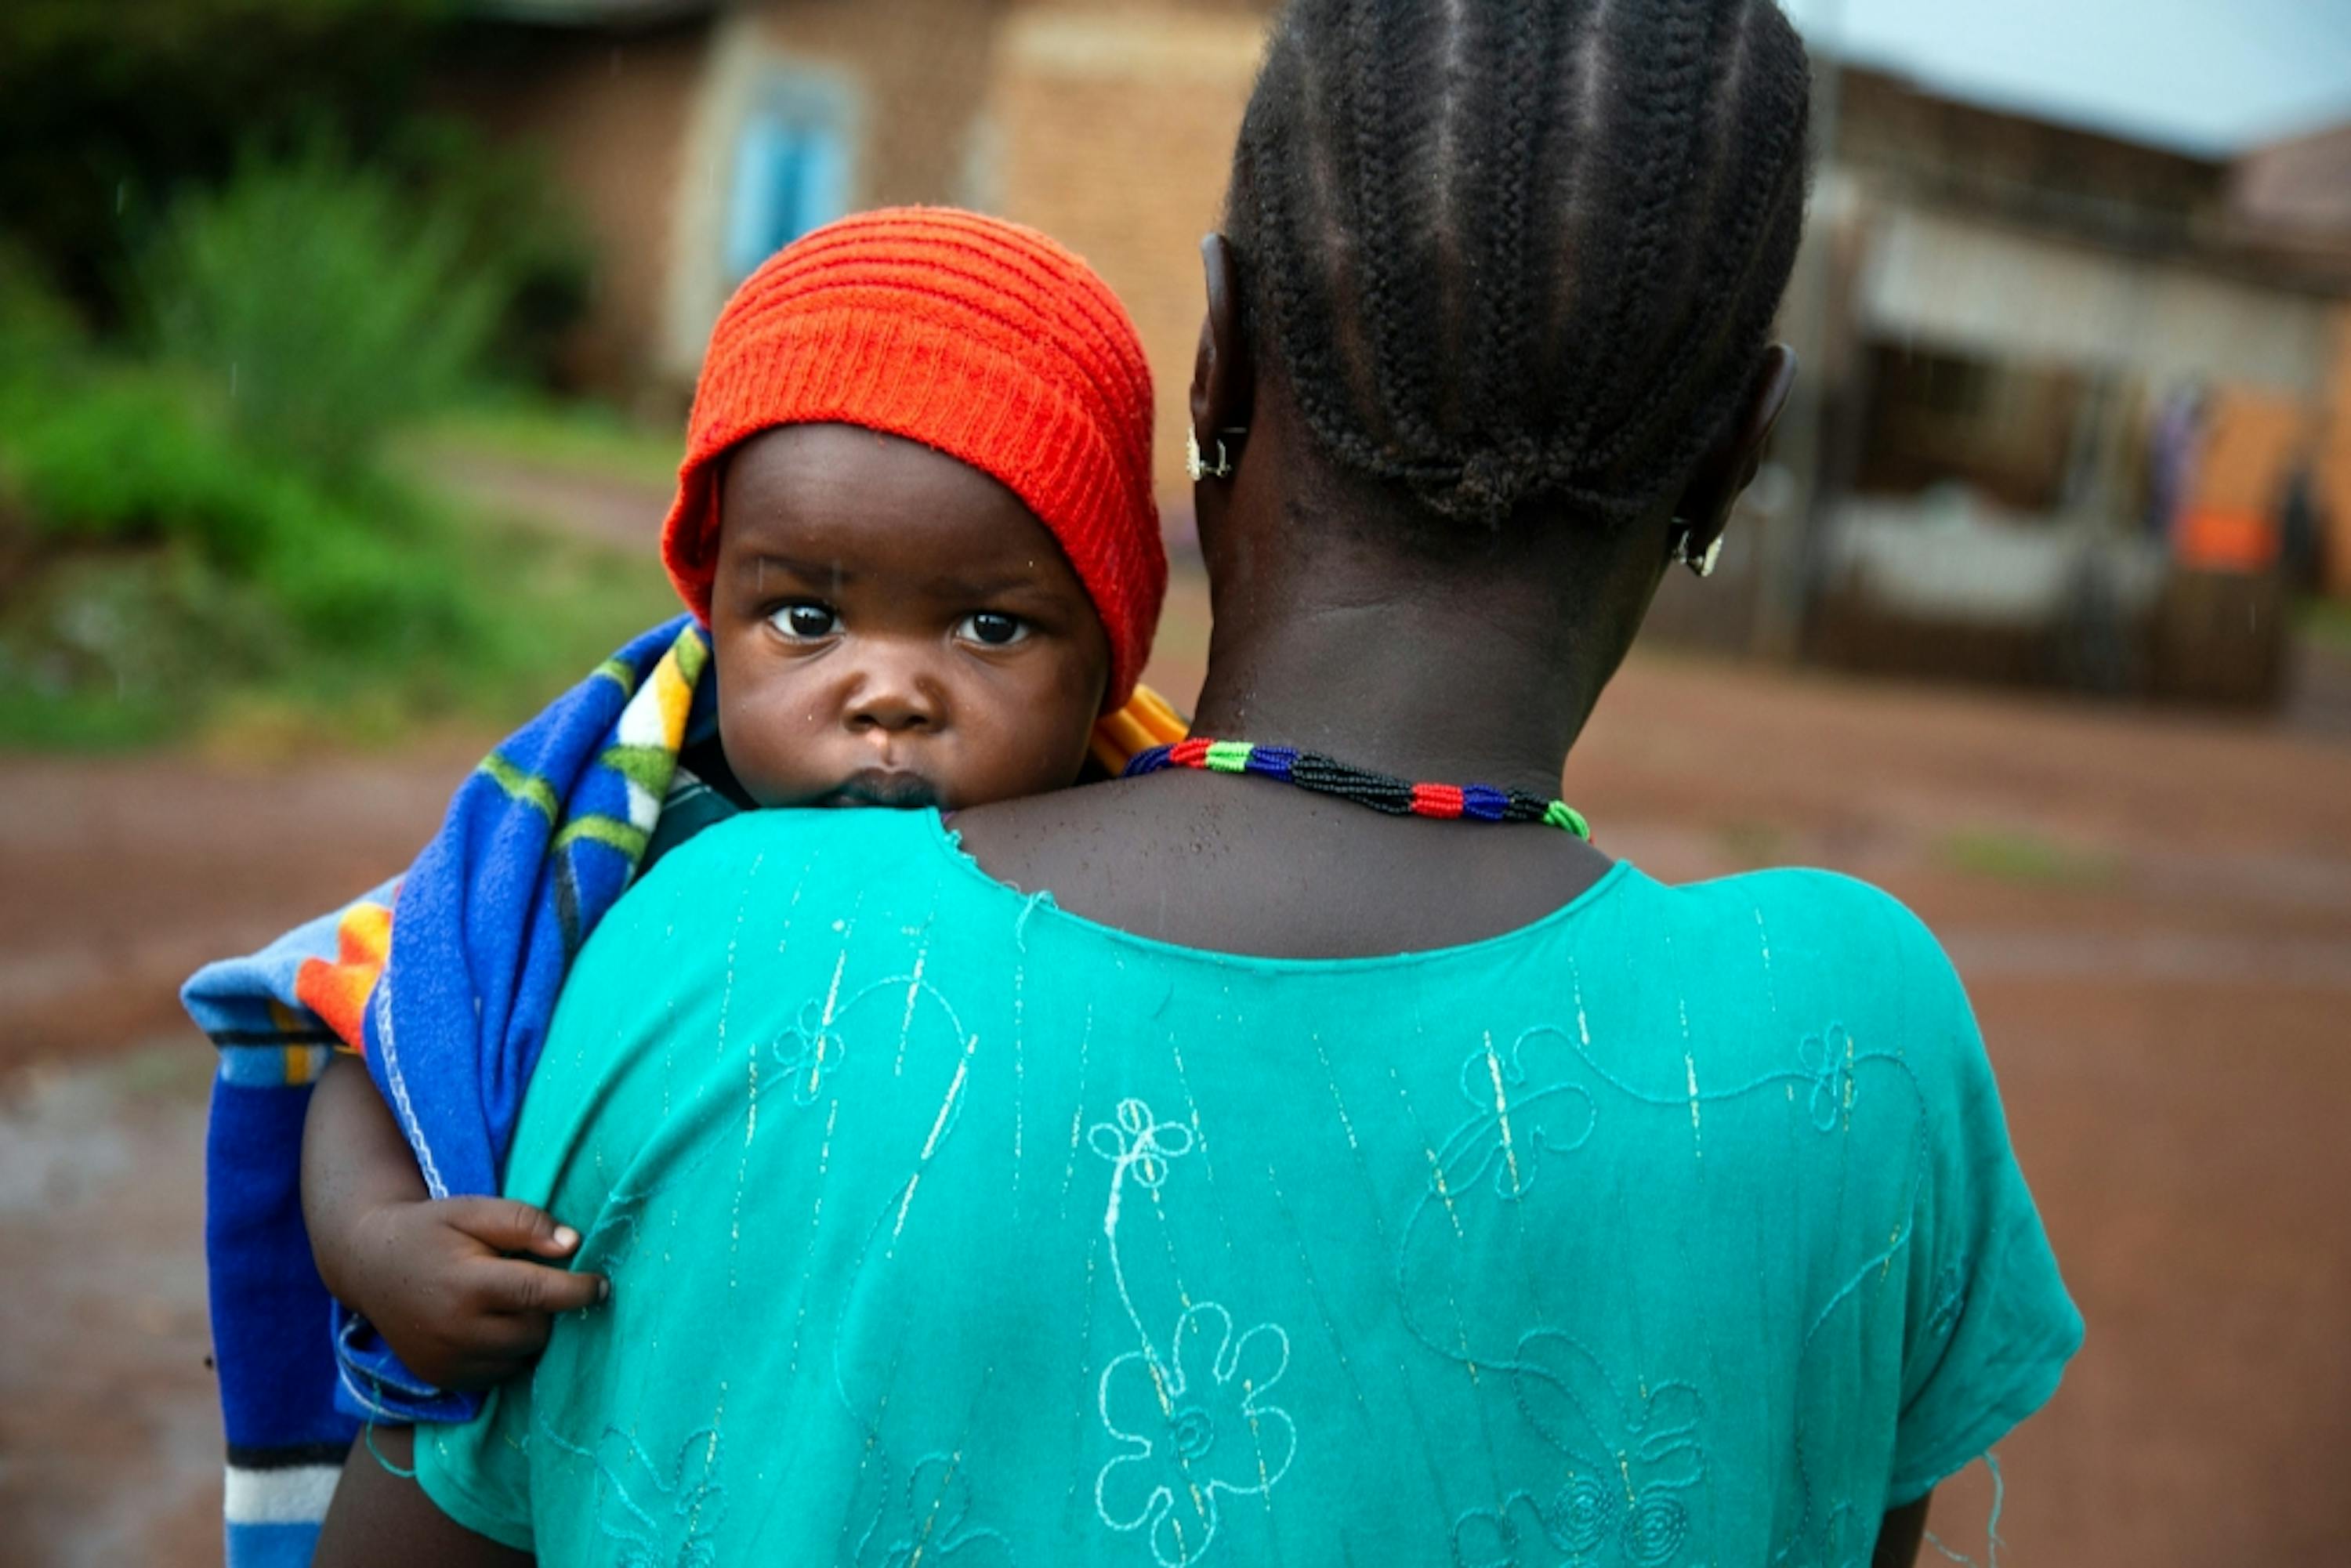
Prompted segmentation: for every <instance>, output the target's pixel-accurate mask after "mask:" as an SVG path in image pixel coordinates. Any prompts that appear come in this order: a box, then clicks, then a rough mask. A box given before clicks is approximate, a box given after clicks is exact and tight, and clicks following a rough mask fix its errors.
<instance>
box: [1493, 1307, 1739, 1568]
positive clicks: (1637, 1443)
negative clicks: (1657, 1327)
mask: <svg viewBox="0 0 2351 1568" xmlns="http://www.w3.org/2000/svg"><path fill="white" fill-rule="evenodd" d="M1510 1379H1511V1385H1512V1387H1513V1388H1514V1389H1515V1391H1516V1392H1517V1394H1518V1397H1519V1406H1520V1409H1521V1410H1522V1411H1524V1412H1525V1414H1526V1416H1527V1419H1528V1420H1529V1422H1531V1424H1532V1425H1533V1426H1534V1427H1535V1429H1536V1430H1537V1431H1539V1432H1541V1434H1542V1436H1543V1437H1544V1439H1545V1440H1546V1441H1548V1442H1549V1443H1551V1445H1552V1447H1554V1448H1557V1449H1558V1450H1559V1451H1560V1452H1561V1453H1562V1454H1563V1455H1565V1456H1566V1457H1567V1459H1568V1461H1569V1463H1570V1465H1571V1466H1572V1467H1573V1475H1572V1476H1571V1479H1570V1480H1569V1483H1568V1485H1567V1486H1565V1487H1562V1489H1561V1490H1560V1492H1559V1494H1558V1495H1557V1496H1556V1497H1554V1498H1553V1499H1552V1503H1551V1505H1550V1507H1549V1508H1548V1509H1547V1510H1546V1511H1545V1512H1544V1514H1543V1518H1544V1521H1545V1523H1546V1525H1547V1526H1548V1527H1549V1528H1548V1531H1547V1534H1548V1535H1549V1537H1550V1539H1551V1540H1552V1542H1553V1543H1554V1544H1556V1545H1557V1546H1558V1547H1559V1548H1560V1549H1561V1550H1562V1551H1563V1552H1569V1553H1570V1555H1571V1556H1572V1557H1580V1556H1585V1555H1589V1554H1590V1553H1592V1552H1594V1551H1595V1550H1597V1549H1598V1548H1599V1547H1600V1546H1601V1545H1602V1543H1603V1542H1604V1541H1605V1540H1609V1539H1611V1538H1613V1540H1614V1543H1615V1545H1616V1548H1617V1551H1618V1553H1619V1555H1620V1556H1621V1560H1622V1561H1624V1562H1625V1563H1633V1564H1635V1568H1664V1564H1667V1563H1671V1562H1673V1561H1674V1560H1675V1558H1676V1557H1677V1556H1678V1555H1679V1554H1680V1552H1681V1549H1682V1545H1683V1543H1684V1542H1685V1541H1687V1539H1688V1536H1689V1528H1690V1517H1689V1509H1688V1507H1687V1504H1686V1503H1685V1502H1684V1501H1683V1498H1682V1494H1683V1493H1685V1492H1687V1491H1688V1490H1690V1489H1691V1488H1693V1487H1695V1486H1697V1485H1698V1483H1699V1482H1700V1481H1701V1480H1702V1479H1705V1476H1706V1450H1705V1448H1703V1447H1702V1446H1701V1444H1700V1442H1699V1439H1698V1427H1699V1424H1700V1423H1701V1422H1702V1421H1703V1420H1704V1419H1705V1416H1706V1402H1705V1400H1704V1399H1702V1398H1701V1397H1700V1396H1699V1395H1698V1389H1697V1388H1696V1387H1695V1386H1694V1385H1690V1384H1687V1383H1678V1382H1677V1383H1660V1384H1656V1385H1648V1384H1643V1385H1639V1386H1637V1387H1635V1388H1634V1389H1633V1390H1631V1391H1630V1392H1629V1393H1628V1392H1624V1391H1620V1390H1619V1388H1618V1387H1617V1385H1616V1384H1615V1382H1614V1380H1613V1379H1611V1378H1610V1377H1609V1376H1608V1375H1607V1373H1606V1372H1605V1371H1604V1369H1603V1368H1602V1366H1601V1364H1600V1361H1599V1358H1598V1357H1596V1356H1594V1355H1593V1354H1592V1353H1591V1352H1590V1351H1589V1350H1586V1349H1585V1348H1584V1347H1583V1344H1581V1343H1578V1342H1577V1341H1576V1340H1574V1339H1573V1338H1571V1337H1570V1336H1568V1335H1566V1334H1563V1333H1555V1332H1552V1331H1547V1330H1546V1331H1538V1332H1536V1333H1531V1334H1529V1335H1527V1336H1526V1338H1525V1339H1523V1340H1521V1341H1520V1346H1519V1355H1518V1358H1517V1360H1516V1362H1515V1363H1514V1364H1512V1366H1511V1367H1510Z"/></svg>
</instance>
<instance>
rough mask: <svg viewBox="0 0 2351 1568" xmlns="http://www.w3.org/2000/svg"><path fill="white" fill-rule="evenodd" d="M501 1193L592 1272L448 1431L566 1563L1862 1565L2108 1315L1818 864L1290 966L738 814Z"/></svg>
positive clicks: (427, 1484) (554, 1065)
mask: <svg viewBox="0 0 2351 1568" xmlns="http://www.w3.org/2000/svg"><path fill="white" fill-rule="evenodd" d="M507 1191H508V1192H509V1193H510V1194H512V1195H513V1196H515V1197H520V1198H523V1199H526V1200H528V1201H529V1202H533V1203H540V1204H545V1205H547V1206H548V1207H550V1208H552V1209H553V1210H554V1212H555V1213H556V1214H557V1215H559V1217H561V1218H564V1219H565V1220H567V1221H569V1222H570V1223H571V1224H574V1225H576V1226H578V1227H579V1228H580V1229H581V1230H582V1231H583V1232H584V1233H585V1235H586V1238H587V1239H586V1242H585V1244H584V1246H583V1249H582V1251H581V1258H580V1260H581V1263H582V1265H583V1266H585V1267H590V1268H594V1269H599V1270H605V1271H607V1272H609V1274H610V1275H611V1281H612V1286H613V1293H612V1298H611V1301H610V1302H609V1303H608V1304H607V1305H605V1306H603V1307H601V1308H600V1309H597V1310H595V1311H592V1312H586V1313H582V1314H579V1315H576V1316H573V1317H569V1318H567V1319H566V1320H564V1321H563V1322H560V1323H559V1325H558V1326H557V1329H556V1332H555V1334H554V1337H553V1340H552V1342H551V1343H550V1344H549V1348H548V1351H547V1354H546V1355H545V1356H544V1358H543V1359H542V1360H541V1361H540V1363H539V1364H538V1370H537V1372H536V1374H535V1375H533V1376H531V1377H530V1378H529V1379H528V1380H527V1381H519V1382H517V1383H515V1384H512V1385H508V1386H507V1387H506V1388H505V1389H503V1390H501V1391H500V1392H499V1393H498V1394H497V1395H496V1396H495V1397H493V1398H492V1399H491V1401H490V1403H489V1406H488V1408H487V1409H486V1412H485V1413H484V1415H483V1416H482V1417H481V1418H480V1419H479V1420H477V1421H476V1422H475V1423H474V1424H472V1425H471V1426H467V1427H451V1428H441V1429H438V1430H435V1431H434V1432H432V1433H430V1434H429V1435H427V1436H426V1437H423V1439H422V1440H421V1441H420V1442H419V1443H418V1445H417V1461H416V1462H417V1469H418V1473H419V1477H420V1479H421V1481H422V1484H423V1487H424V1489H425V1490H426V1491H427V1492H428V1493H429V1494H430V1495H431V1496H432V1498H433V1499H434V1500H435V1501H436V1502H437V1503H438V1504H439V1505H440V1506H441V1507H442V1508H443V1509H444V1510H445V1511H447V1512H448V1513H449V1514H450V1515H452V1516H453V1517H454V1518H455V1519H456V1520H457V1521H460V1522H461V1523H464V1524H465V1525H467V1526H469V1527H471V1528H472V1529H474V1530H475V1531H479V1532H481V1533H482V1534H485V1535H487V1536H491V1537H494V1538H496V1540H498V1541H501V1542H507V1543H509V1544H511V1545H514V1546H517V1547H522V1548H526V1549H530V1550H533V1551H536V1552H538V1555H539V1556H540V1557H541V1558H542V1559H543V1560H544V1561H546V1562H548V1563H597V1564H605V1563H623V1564H630V1565H659V1568H674V1565H681V1564H711V1565H716V1564H735V1563H853V1564H859V1565H865V1568H883V1565H888V1568H914V1564H916V1563H937V1564H941V1565H943V1568H977V1565H981V1564H986V1565H990V1568H995V1565H1000V1564H1011V1563H1027V1564H1030V1565H1034V1568H1044V1565H1048V1564H1068V1563H1088V1564H1091V1563H1102V1564H1116V1565H1120V1568H1154V1565H1156V1568H1188V1565H1190V1564H1208V1563H1233V1564H1241V1563H1399V1564H1414V1565H1425V1564H1444V1563H1455V1564H1461V1565H1465V1568H1466V1565H1476V1568H1489V1565H1498V1564H1518V1565H1520V1568H1534V1565H1536V1564H1541V1565H1543V1568H1552V1565H1554V1564H1561V1563H1594V1564H1598V1563H1625V1564H1637V1565H1639V1568H1666V1565H1667V1564H1676V1563H1692V1564H1697V1563H1704V1564H1727V1563H1737V1564H1750V1563H1751V1564H1779V1563H1804V1564H1827V1565H1831V1568H1847V1565H1852V1568H1865V1564H1866V1563H1867V1561H1868V1557H1869V1552H1870V1546H1871V1542H1872V1540H1873V1538H1874V1536H1875V1534H1876V1527H1877V1521H1878V1519H1879V1516H1880V1514H1881V1512H1882V1511H1884V1510H1885V1509H1886V1508H1887V1507H1889V1506H1891V1505H1894V1504H1897V1503H1901V1502H1904V1501H1907V1500H1911V1499H1913V1498H1916V1497H1917V1496H1918V1495H1920V1494H1921V1493H1923V1492H1924V1491H1926V1490H1928V1488H1929V1487H1931V1486H1933V1485H1934V1483H1935V1482H1936V1481H1937V1480H1938V1479H1941V1478H1942V1477H1944V1476H1946V1475H1948V1474H1949V1473H1950V1472H1951V1471H1953V1470H1955V1469H1959V1467H1960V1466H1962V1465H1964V1464H1966V1463H1967V1462H1968V1461H1969V1460H1970V1459H1971V1458H1974V1457H1975V1456H1977V1455H1979V1454H1980V1453H1981V1452H1982V1451H1983V1450H1984V1448H1986V1447H1987V1446H1988V1445H1990V1444H1991V1443H1992V1442H1994V1441H1995V1440H1997V1439H1998V1438H1999V1437H2001V1435H2002V1434H2003V1433H2005V1432H2006V1431H2007V1430H2008V1429H2009V1428H2010V1427H2012V1426H2013V1425H2014V1424H2015V1423H2017V1422H2018V1421H2021V1420H2022V1419H2023V1418H2024V1417H2025V1416H2027V1415H2029V1414H2030V1413H2031V1412H2032V1411H2033V1410H2034V1409H2035V1408H2037V1407H2038V1406H2040V1405H2041V1404H2042V1403H2043V1401H2045V1400H2046V1399H2047V1398H2048V1397H2049V1396H2050V1395H2051V1393H2052V1392H2053V1390H2054V1389H2055V1387H2056V1385H2057V1380H2058V1375H2059V1372H2060V1369H2061V1368H2062V1367H2063V1366H2064V1363H2065V1361H2066V1359H2067V1358H2068V1357H2069V1356H2070V1355H2071V1354H2073V1352H2074V1348H2075V1347H2076V1345H2077V1344H2078V1343H2079V1342H2080V1338H2081V1333H2082V1324H2081V1320H2080V1318H2079V1317H2078V1316H2077V1315H2076V1313H2075V1312H2074V1307H2073V1305H2072V1303H2071V1302H2070V1301H2068V1300H2067V1298H2066V1295H2065V1291H2064V1286H2063V1285H2062V1283H2061V1282H2060V1281H2059V1279H2058V1274H2057V1269H2056V1265H2055V1262H2054V1260H2053V1259H2052V1257H2051V1255H2050V1249H2049V1244H2048V1241H2047V1239H2046V1238H2045V1237H2044V1235H2043V1230H2042V1227H2041V1222H2040V1219H2039V1218H2038V1217H2037V1216H2036V1214H2035V1213H2034V1211H2033V1207H2032V1197H2031V1196H2030V1195H2029V1194H2028V1193H2027V1191H2026V1189H2025V1185H2024V1181H2023V1178H2022V1176H2021V1175H2020V1174H2019V1172H2018V1170H2017V1166H2016V1162H2015V1159H2014V1157H2013V1155H2011V1152H2010V1148H2009V1143H2008V1136H2007V1132H2006V1129H2005V1127H2004V1125H2003V1124H2002V1120H2001V1108H2000V1101H1999V1096H1998V1094H1997V1092H1996V1091H1995V1090H1994V1088H1993V1084H1992V1076H1991V1069H1990V1067H1989V1065H1988V1064H1987V1063H1986V1061H1985V1059H1984V1052H1983V1047H1982V1043H1981V1041H1980V1039H1979V1037H1978V1035H1977V1031H1976V1028H1975V1025H1974V1022H1973V1020H1972V1019H1971V1018H1970V1013H1969V1009H1968V1004H1967V1000H1966V998H1965V996H1964V995H1963V994H1962V992H1961V990H1960V988H1959V981H1958V979H1957V978H1956V977H1954V975H1953V974H1952V971H1951V967H1950V965H1949V962H1948V961H1947V960H1946V959H1945V957H1944V956H1943V955H1942V953H1941V951H1940V950H1939V949H1938V947H1937V946H1936V944H1935V941H1934V939H1933V938H1932V937H1931V936H1929V935H1928V933H1927V931H1926V929H1925V928H1924V927H1923V926H1921V925H1919V923H1918V922H1917V920H1916V919H1915V918H1913V917H1912V916H1911V915H1909V914H1908V913H1907V911H1906V910H1904V909H1903V908H1902V907H1901V906H1900V905H1899V904H1896V903H1895V902H1894V901H1893V900H1892V899H1889V898H1887V897H1886V896H1885V895H1884V894H1879V893H1877V892H1875V891H1874V890H1872V889H1870V888H1868V887H1866V886H1864V885H1862V884H1860V883H1855V882H1850V881H1847V880H1845V879H1844V878H1841V877H1836V876H1831V875H1826V874H1823V873H1813V872H1771V873H1759V874H1756V875H1750V876H1741V877H1733V878H1729V879H1727V880H1724V881H1720V882H1713V883H1702V884H1699V885H1697V886H1692V887H1685V888H1668V887H1666V886H1663V885H1661V884H1659V883H1656V882H1654V881H1652V880H1650V879H1649V878H1648V877H1646V876H1645V875H1643V874H1642V873H1640V872H1638V871H1636V870H1635V869H1634V868H1633V867H1631V866H1629V865H1623V864H1620V865H1618V866H1616V867H1615V868H1614V870H1612V871H1611V872H1610V873H1608V874H1607V875H1606V876H1604V878H1603V879H1602V880H1601V881H1600V882H1599V883H1597V884H1596V885H1594V886H1593V888H1591V889H1590V890H1589V891H1588V892H1587V893H1585V894H1583V896H1582V897H1581V898H1579V899H1577V900H1576V901H1575V902H1574V903H1573V904H1571V905H1569V906H1567V907H1566V908H1563V909H1561V910H1559V911H1557V912H1556V913H1554V914H1552V915H1550V916H1548V917H1546V918H1544V919H1542V920H1541V921H1539V922H1537V923H1535V924H1534V925H1529V926H1527V927H1524V928H1523V929H1520V930H1518V931H1514V932H1511V933H1509V934H1507V935H1505V936H1498V937H1495V938H1493V939H1491V940H1488V941H1483V942H1478V943H1473V944H1470V945H1468V946H1459V947H1453V948H1447V949H1444V950H1441V951H1436V952H1429V953H1419V954H1412V955H1407V956H1397V957H1388V958H1361V959H1337V960H1303V961H1301V960H1275V959H1261V958H1249V957H1236V956H1228V955H1219V954H1215V953H1208V952H1201V951H1196V950H1193V949H1187V948H1181V947H1175V946H1166V945H1165V944H1161V943H1156V942H1152V941H1148V940H1144V939H1141V938H1137V937H1134V936H1127V935H1124V934H1122V933H1120V932H1117V931H1114V930H1111V929H1108V928H1106V927H1104V926H1102V925H1095V924H1093V923H1092V922H1089V921H1086V920H1083V919H1081V918H1078V917H1076V916H1074V915H1069V914H1066V913H1063V912H1061V910H1059V909H1057V908H1056V907H1055V905H1054V904H1053V902H1052V900H1051V899H1050V897H1047V896H1045V895H1042V894H1038V895H1034V896H1027V895H1023V894H1020V893H1019V892H1017V891H1015V890H1014V889H1012V888H1009V887H1008V886H1006V885H1004V884H1003V883H998V882H997V881H995V880H993V879H991V878H990V877H989V876H987V874H986V873H984V872H982V871H981V870H980V869H979V868H978V867H977V865H976V864H975V863H974V862H972V861H970V860H969V859H968V858H967V857H966V856H965V855H964V854H963V853H962V852H960V850H959V849H958V848H957V847H956V841H955V839H954V837H953V836H952V835H951V834H950V833H948V832H947V831H946V830H945V829H944V828H943V827H942V825H941V823H940V821H939V819H938V818H937V816H936V815H935V814H933V813H929V812H922V813H902V812H886V811H835V812H759V813H753V814H748V815H746V816H743V817H741V818H738V819H737V820H735V821H728V822H725V823H722V824H720V825H718V826H716V827H714V828H712V829H711V830H709V831H706V832H705V833H703V834H702V835H701V836H700V837H698V838H696V839H695V840H694V841H692V842H690V843H687V844H685V845H684V846H683V847H681V848H680V849H678V850H677V851H676V852H674V853H673V854H671V855H670V856H669V857H668V858H667V859H666V860H665V861H664V862H663V863H662V864H661V865H660V866H659V867H658V868H657V869H656V870H655V871H654V872H653V873H652V874H651V875H650V876H649V877H648V878H647V879H646V880H645V881H644V882H643V883H642V884H641V885H640V886H639V887H637V888H636V889H634V890H633V891H632V892H631V893H630V894H628V896H627V897H626V898H624V899H623V900H622V902H621V904H619V905H618V906H617V907H616V908H615V909H614V911H613V913H612V914H611V916H610V917H609V918H607V919H606V920H605V921H604V923H603V924H602V925H601V926H600V927H599V928H598V929H597V931H596V933H595V935H594V936H593V937H592V938H591V939H590V942H589V943H588V945H587V947H586V949H585V950H584V952H583V953H582V954H581V956H580V961H579V965H578V967H577V968H576V970H575V971H574V972H573V974H572V976H571V977H570V980H569V985H568V987H567V988H566V990H565V993H564V996H563V1000H562V1005H561V1009H560V1011H559V1013H558V1015H557V1018H556V1020H555V1026H554V1031H553V1034H552V1036H551V1038H550V1040H549V1044H548V1047H547V1051H546V1054H545V1056H544V1058H543V1060H542V1061H541V1062H540V1065H539V1068H538V1076H537V1079H536V1081H535V1082H533V1083H532V1085H531V1087H530V1091H529V1096H528V1103H527V1104H526V1106H525V1109H524V1113H523V1116H522V1123H521V1126H520V1130H519V1132H518V1134H517V1138H516V1142H515V1146H514V1152H513V1155H512V1157H511V1162H510V1165H509V1167H508V1173H507Z"/></svg>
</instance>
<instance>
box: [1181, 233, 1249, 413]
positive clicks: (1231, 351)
mask: <svg viewBox="0 0 2351 1568" xmlns="http://www.w3.org/2000/svg"><path fill="white" fill-rule="evenodd" d="M1200 263H1201V267H1202V268H1203V270H1204V271H1206V273H1207V289H1208V308H1207V314H1206V315H1205V316H1203V317H1202V318H1201V319H1200V348H1199V351H1198V353H1197V354H1196V355H1195V356H1194V358H1193V361H1192V403H1191V408H1192V429H1193V432H1194V434H1196V435H1198V437H1199V438H1200V443H1201V444H1202V445H1204V446H1205V445H1207V444H1208V443H1210V442H1211V441H1214V440H1215V439H1216V438H1217V436H1218V434H1231V433H1232V432H1235V431H1240V430H1246V429H1248V428H1249V418H1250V415H1251V413H1253V412H1254V407H1255V403H1256V400H1257V367H1256V365H1255V364H1254V363H1253V362H1252V361H1251V360H1250V357H1249V341H1248V339H1247V338H1246V336H1245V335H1244V334H1243V332H1242V330H1241V279H1240V267H1239V264H1238V262H1237V261H1236V260H1235V259H1234V256H1233V247H1232V242H1231V241H1229V240H1228V239H1226V238H1225V236H1224V235H1221V234H1212V235H1208V236H1207V238H1205V239H1203V240H1201V241H1200Z"/></svg>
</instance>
